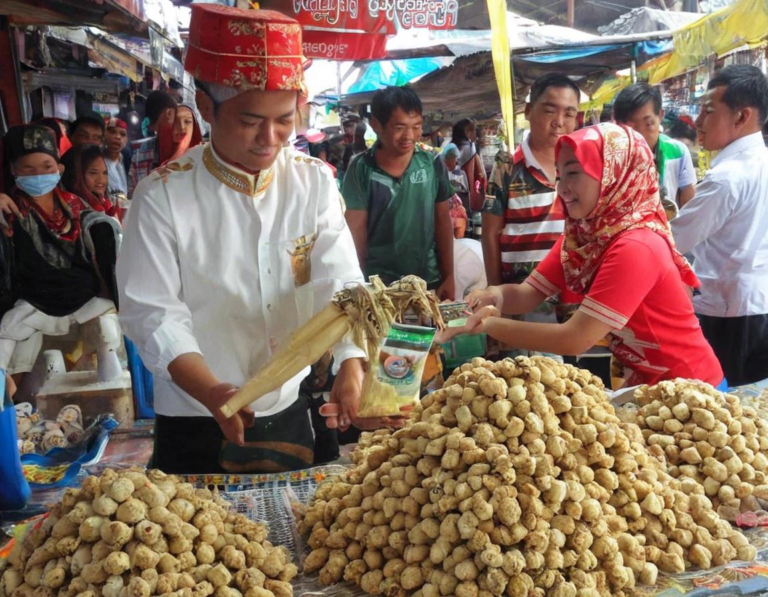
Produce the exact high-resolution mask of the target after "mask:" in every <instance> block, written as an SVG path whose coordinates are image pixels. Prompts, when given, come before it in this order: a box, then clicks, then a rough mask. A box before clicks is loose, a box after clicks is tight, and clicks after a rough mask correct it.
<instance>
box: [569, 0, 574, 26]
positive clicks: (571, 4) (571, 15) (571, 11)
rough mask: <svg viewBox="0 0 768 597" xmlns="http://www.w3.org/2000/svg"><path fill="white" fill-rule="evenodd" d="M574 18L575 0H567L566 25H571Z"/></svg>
mask: <svg viewBox="0 0 768 597" xmlns="http://www.w3.org/2000/svg"><path fill="white" fill-rule="evenodd" d="M575 18H576V0H568V26H569V27H573V23H574V20H575Z"/></svg>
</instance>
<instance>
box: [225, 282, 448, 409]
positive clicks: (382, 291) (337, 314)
mask: <svg viewBox="0 0 768 597" xmlns="http://www.w3.org/2000/svg"><path fill="white" fill-rule="evenodd" d="M406 313H415V314H416V315H418V316H424V317H428V318H430V319H431V320H432V321H433V323H434V325H435V326H436V327H437V328H438V329H441V330H442V329H443V327H444V325H443V319H442V316H441V315H440V310H439V309H438V307H437V298H436V297H435V296H434V295H432V294H429V293H428V292H427V285H426V283H425V282H424V281H423V280H421V279H420V278H418V277H416V276H406V277H405V278H402V279H401V280H398V281H397V282H395V283H393V284H392V285H391V286H389V287H386V286H384V284H383V283H382V282H381V280H380V279H379V278H378V276H371V278H370V283H369V284H367V285H364V284H358V285H354V286H350V287H348V288H345V289H343V290H341V291H339V292H337V293H336V295H334V298H333V300H332V302H331V304H330V305H328V306H327V307H326V308H325V309H323V310H322V311H320V312H319V313H318V314H317V315H315V316H314V317H313V318H312V319H310V320H309V321H308V322H307V323H306V324H304V325H303V326H301V327H300V328H299V329H298V330H296V331H295V332H294V333H293V334H292V335H291V337H290V338H289V340H288V342H287V343H285V344H284V345H283V346H281V347H280V348H279V349H278V351H277V353H276V354H275V355H274V356H273V357H272V359H270V361H269V363H267V365H266V367H264V369H262V370H261V371H260V372H259V373H258V374H257V375H256V376H255V377H253V378H252V379H251V380H250V381H248V382H247V383H246V384H245V385H243V387H242V388H240V390H239V391H238V392H237V393H236V394H235V395H234V396H232V398H230V399H229V401H228V402H227V403H226V404H225V405H224V406H222V407H221V412H222V413H223V414H224V416H226V417H227V418H229V417H231V416H232V415H234V414H235V413H236V412H238V411H239V410H240V409H242V408H244V407H245V406H248V405H249V404H251V403H252V402H254V401H255V400H258V399H259V398H261V397H263V396H265V395H266V394H268V393H269V392H272V391H274V390H276V389H277V388H279V387H280V386H282V385H283V384H284V383H286V382H287V381H288V380H290V379H291V378H292V377H294V376H295V375H298V374H299V373H300V372H301V371H302V370H303V369H304V368H306V367H309V366H311V365H312V364H313V363H316V362H317V361H318V360H320V358H321V357H322V356H323V355H324V354H325V353H326V352H328V351H329V350H330V349H331V348H332V347H333V346H334V345H335V344H337V343H339V342H340V341H341V340H343V339H344V337H345V336H347V335H348V334H350V333H351V338H352V340H353V341H354V343H355V344H356V345H357V346H358V347H359V348H360V349H361V350H363V352H365V354H366V356H367V358H368V360H369V361H371V362H372V361H373V359H376V358H378V346H379V342H380V341H381V339H382V338H385V337H386V335H387V334H388V333H389V328H390V326H391V324H392V323H393V322H402V321H403V320H404V318H405V315H406ZM370 385H371V383H370V382H368V387H370Z"/></svg>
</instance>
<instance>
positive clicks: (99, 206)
mask: <svg viewBox="0 0 768 597" xmlns="http://www.w3.org/2000/svg"><path fill="white" fill-rule="evenodd" d="M80 195H81V196H82V197H83V199H85V201H86V202H87V203H88V205H89V206H90V208H91V209H92V210H94V211H101V212H104V213H105V214H107V215H108V216H112V217H113V218H117V219H118V220H120V221H122V219H123V213H122V209H121V208H120V206H119V205H117V203H112V201H110V199H109V197H107V196H106V195H97V194H95V193H92V192H91V191H88V190H86V189H80Z"/></svg>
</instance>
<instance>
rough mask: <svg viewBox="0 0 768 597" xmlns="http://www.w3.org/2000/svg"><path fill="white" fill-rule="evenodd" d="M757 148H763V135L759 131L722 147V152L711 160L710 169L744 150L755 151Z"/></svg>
mask: <svg viewBox="0 0 768 597" xmlns="http://www.w3.org/2000/svg"><path fill="white" fill-rule="evenodd" d="M758 147H765V141H763V133H762V132H761V131H757V132H756V133H752V134H751V135H745V136H744V137H741V138H740V139H736V140H735V141H734V142H732V143H731V144H730V145H727V146H726V147H724V148H723V149H722V151H720V153H718V154H717V155H716V156H715V159H713V160H712V167H713V168H714V167H715V166H717V165H718V164H719V163H720V162H722V161H724V160H727V159H730V158H732V157H733V156H735V155H736V154H737V153H739V152H741V151H744V150H745V149H756V148H758Z"/></svg>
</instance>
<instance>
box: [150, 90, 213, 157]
mask: <svg viewBox="0 0 768 597" xmlns="http://www.w3.org/2000/svg"><path fill="white" fill-rule="evenodd" d="M202 142H203V134H202V132H201V130H200V125H199V124H198V122H197V118H195V112H194V110H193V109H192V108H191V107H190V106H188V105H186V104H181V105H179V106H178V107H177V108H176V119H175V120H174V123H173V127H167V128H161V129H160V130H159V131H158V143H159V149H158V151H159V163H160V166H165V165H166V164H168V163H169V162H173V161H174V160H177V159H179V158H180V157H181V156H182V155H184V154H185V153H186V152H187V150H189V149H192V148H193V147H195V146H197V145H200V143H202Z"/></svg>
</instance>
